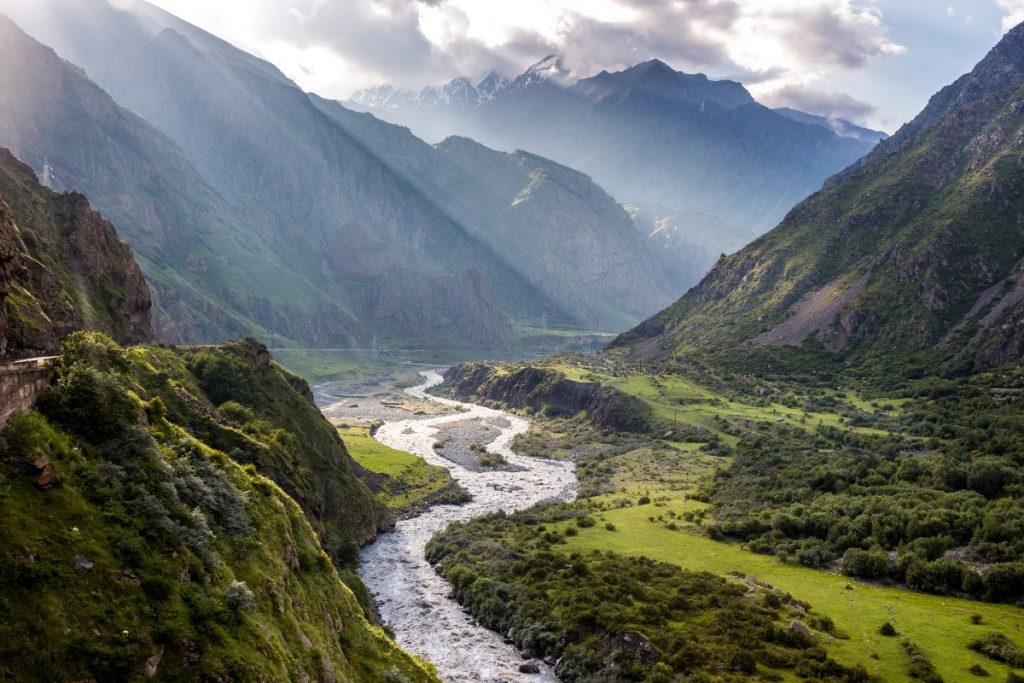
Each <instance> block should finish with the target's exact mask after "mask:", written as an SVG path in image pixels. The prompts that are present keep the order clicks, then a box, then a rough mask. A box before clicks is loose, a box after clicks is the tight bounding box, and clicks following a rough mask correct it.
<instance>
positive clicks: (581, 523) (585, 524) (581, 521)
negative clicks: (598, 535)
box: [576, 516, 597, 529]
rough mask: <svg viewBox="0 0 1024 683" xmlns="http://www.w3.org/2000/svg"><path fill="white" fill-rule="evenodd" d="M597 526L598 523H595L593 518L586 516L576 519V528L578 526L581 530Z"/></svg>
mask: <svg viewBox="0 0 1024 683" xmlns="http://www.w3.org/2000/svg"><path fill="white" fill-rule="evenodd" d="M595 524H597V522H595V521H594V518H593V517H586V516H584V517H577V518H576V526H578V527H579V528H581V529H588V528H590V527H592V526H594V525H595Z"/></svg>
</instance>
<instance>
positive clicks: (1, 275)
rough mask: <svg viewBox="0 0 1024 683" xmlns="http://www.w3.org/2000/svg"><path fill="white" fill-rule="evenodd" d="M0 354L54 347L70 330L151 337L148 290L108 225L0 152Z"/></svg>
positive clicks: (129, 338) (125, 338)
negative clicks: (46, 185) (48, 186)
mask: <svg viewBox="0 0 1024 683" xmlns="http://www.w3.org/2000/svg"><path fill="white" fill-rule="evenodd" d="M0 304H2V306H0V359H2V358H6V359H16V358H23V357H28V356H37V355H47V354H52V353H54V352H56V350H57V348H58V347H59V345H60V342H61V340H63V338H64V337H65V336H66V335H67V334H68V333H70V332H71V331H73V330H76V329H80V328H88V329H95V330H100V331H103V332H107V333H108V334H110V335H111V336H113V337H115V338H116V339H118V340H119V341H120V342H122V343H124V344H136V343H139V342H143V341H147V340H151V339H152V338H153V328H152V323H151V321H150V309H151V307H152V301H151V298H150V294H149V288H148V287H147V285H146V281H145V279H144V278H143V276H142V272H141V271H140V270H139V266H138V264H137V263H136V262H135V259H134V257H133V255H132V252H131V249H129V248H128V246H127V245H126V244H125V243H123V242H121V241H120V239H118V236H117V232H116V231H115V230H114V227H113V226H112V225H111V224H110V223H108V222H107V221H105V220H104V219H103V217H102V216H100V214H98V213H97V212H96V211H94V210H93V209H92V208H91V207H90V206H89V202H88V200H87V199H86V198H85V197H84V196H82V195H80V194H78V193H74V192H72V193H66V194H57V193H55V192H53V191H51V190H49V189H48V188H45V187H43V186H41V185H40V184H39V183H38V181H37V179H36V176H35V173H34V172H33V171H32V169H31V168H29V167H28V166H26V165H25V164H23V163H21V162H20V161H18V160H17V159H16V158H15V157H14V156H13V155H12V154H11V153H10V152H9V151H8V150H6V149H0Z"/></svg>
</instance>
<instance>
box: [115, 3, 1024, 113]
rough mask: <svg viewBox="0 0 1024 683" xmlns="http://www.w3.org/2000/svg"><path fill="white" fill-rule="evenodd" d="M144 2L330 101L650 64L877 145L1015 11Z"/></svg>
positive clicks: (1016, 17)
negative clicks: (390, 89)
mask: <svg viewBox="0 0 1024 683" xmlns="http://www.w3.org/2000/svg"><path fill="white" fill-rule="evenodd" d="M131 1H132V0H109V2H111V3H112V4H115V5H116V4H123V3H125V2H131ZM150 1H151V2H153V3H154V4H156V5H159V6H161V7H163V8H164V9H166V10H168V11H170V12H172V13H174V14H176V15H178V16H180V17H182V18H183V19H185V20H187V21H189V22H191V23H193V24H196V25H198V26H200V27H202V28H204V29H206V30H208V31H210V32H211V33H214V34H216V35H218V36H220V37H222V38H224V39H226V40H228V41H230V42H232V43H234V44H235V45H237V46H238V47H241V48H243V49H245V50H247V51H249V52H252V53H254V54H256V55H258V56H260V57H263V58H265V59H267V60H269V61H271V62H273V63H274V64H275V65H277V66H278V67H279V68H280V69H281V70H282V71H283V72H284V73H285V74H286V75H288V76H289V77H290V78H292V79H293V80H295V81H296V82H297V83H298V84H299V85H300V86H302V87H303V88H304V89H306V90H309V91H312V92H316V93H318V94H320V95H323V96H325V97H331V98H335V99H341V100H344V99H346V98H348V97H349V96H350V95H351V94H352V93H353V92H354V91H356V90H358V89H360V88H364V87H370V86H374V85H379V84H381V83H390V84H392V85H394V86H396V87H403V88H413V89H419V88H422V87H424V86H427V85H439V84H442V83H445V82H447V81H449V80H451V79H452V78H455V77H457V76H468V77H470V78H473V79H476V78H481V77H483V76H484V75H486V74H487V73H488V72H489V71H491V70H492V69H493V70H496V71H497V72H498V73H500V74H502V75H506V76H514V75H516V74H518V73H521V72H522V71H523V70H525V68H526V67H528V66H529V65H530V64H532V63H534V62H536V61H538V60H540V59H542V58H543V57H545V56H547V55H548V54H558V55H559V56H560V57H561V58H562V61H563V64H564V66H565V67H566V68H568V69H569V70H571V72H572V75H573V76H575V77H586V76H591V75H593V74H595V73H597V72H599V71H601V70H602V69H607V70H609V71H614V70H618V69H622V68H625V67H628V66H630V65H632V64H635V63H637V62H640V61H644V60H647V59H652V58H658V59H661V60H662V61H665V62H667V63H668V64H670V65H672V66H673V67H675V68H677V69H679V70H681V71H686V72H690V73H693V72H698V71H699V72H702V73H706V74H707V75H708V76H710V77H712V78H730V79H734V80H738V81H740V82H742V83H743V84H744V85H746V86H747V87H748V88H749V89H750V91H751V92H752V93H753V94H754V96H755V97H757V98H758V100H760V101H761V102H763V103H765V104H767V105H769V106H792V107H795V108H798V109H802V110H804V111H809V112H811V113H815V114H821V115H825V116H836V117H842V118H848V119H850V120H853V121H855V122H857V123H862V124H865V125H869V126H872V127H875V128H879V129H881V130H886V131H888V132H892V131H893V130H895V129H896V128H898V127H899V126H900V125H901V124H902V123H904V122H905V121H908V120H909V119H911V118H913V116H914V115H915V114H916V113H917V112H918V111H920V110H921V109H922V108H923V107H924V105H925V104H926V102H927V100H928V98H929V97H930V96H931V95H932V94H934V93H935V92H936V91H937V90H938V89H939V88H941V87H942V86H943V85H946V84H948V83H950V82H952V81H953V80H954V79H956V78H957V77H958V76H960V75H961V74H963V73H965V72H967V71H969V70H970V69H971V67H972V66H973V65H974V64H975V63H976V62H977V61H978V60H980V59H981V58H982V57H983V56H984V55H985V53H986V52H987V51H988V50H989V49H990V48H991V47H992V46H993V45H994V44H995V43H996V42H997V41H998V39H999V38H1000V36H1001V35H1002V34H1003V33H1004V32H1005V31H1006V30H1008V29H1009V28H1011V27H1012V26H1014V25H1015V24H1016V23H1018V22H1020V21H1024V0H514V1H509V0H216V1H211V0H150Z"/></svg>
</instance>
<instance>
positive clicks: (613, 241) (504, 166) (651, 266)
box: [310, 96, 749, 329]
mask: <svg viewBox="0 0 1024 683" xmlns="http://www.w3.org/2000/svg"><path fill="white" fill-rule="evenodd" d="M310 99H311V101H313V102H314V103H315V104H316V105H317V107H318V108H320V109H321V110H322V111H323V112H324V113H326V114H327V115H328V116H330V117H331V118H332V120H334V121H336V122H337V123H338V125H340V126H342V127H343V128H344V129H345V131H346V132H348V133H349V134H350V135H352V137H354V138H356V139H358V140H359V141H360V142H362V143H363V144H365V145H366V147H367V148H369V149H373V150H374V151H375V152H377V154H378V155H379V156H380V157H381V158H383V159H387V160H388V162H389V165H390V167H391V169H392V171H394V172H395V173H396V174H400V175H401V176H402V177H403V178H404V179H406V180H407V181H408V182H409V183H410V184H411V185H412V186H413V187H415V188H417V190H418V191H419V192H421V193H422V194H424V195H427V196H430V197H432V198H434V200H435V201H436V202H437V203H438V204H439V205H440V206H442V207H443V208H444V211H445V213H446V214H447V215H449V216H451V217H452V218H453V219H454V220H455V221H456V222H458V223H459V224H460V225H462V226H463V227H464V228H465V230H466V231H467V233H469V234H470V235H472V236H473V238H474V239H476V240H478V241H479V242H480V243H481V244H484V245H486V246H487V247H488V248H490V249H491V250H493V251H494V252H498V253H501V254H502V255H503V256H504V258H505V260H506V261H507V262H508V263H509V264H510V265H511V266H512V267H513V268H514V269H515V270H516V271H517V272H519V273H521V274H522V275H523V277H524V278H525V279H526V280H527V281H528V282H529V283H530V284H531V285H532V286H534V287H535V288H536V289H537V290H538V291H540V292H542V293H543V295H544V297H545V299H546V301H548V302H549V309H548V310H547V311H546V312H547V313H548V314H549V315H550V316H551V317H552V318H554V319H559V318H561V319H562V320H568V321H570V322H572V323H573V324H576V325H582V326H586V327H592V328H597V329H622V327H623V325H625V326H627V327H628V326H629V325H630V324H632V323H630V322H629V321H630V320H633V321H635V320H638V319H641V318H643V317H644V316H645V315H647V314H648V313H649V312H650V311H654V310H657V309H658V308H659V307H661V306H664V305H665V304H666V303H667V302H668V301H670V300H671V297H672V295H671V294H670V293H671V292H678V291H680V290H682V289H684V288H685V287H687V286H689V285H690V284H692V283H693V282H696V280H697V279H698V278H699V277H700V275H701V274H703V272H704V271H705V270H706V266H707V265H709V264H710V263H713V262H714V259H711V260H708V261H707V262H706V263H705V264H703V265H704V266H705V268H700V269H699V270H698V269H694V268H691V269H685V268H684V269H679V268H677V265H678V264H677V263H675V262H673V261H671V260H669V259H662V258H661V256H662V251H663V250H661V249H659V248H658V245H657V244H655V243H652V242H651V241H650V240H648V239H647V238H646V237H644V236H643V235H638V234H637V232H636V230H635V229H634V226H633V225H631V222H630V217H629V216H628V215H627V213H626V212H624V211H623V209H622V207H620V206H618V205H617V204H616V203H615V200H614V199H612V198H611V197H610V196H609V195H608V194H607V193H606V192H605V191H604V190H602V189H601V188H600V187H598V186H597V185H595V184H594V183H593V181H592V180H591V179H590V178H589V177H587V176H585V175H583V174H582V173H579V172H577V171H574V170H572V169H570V168H566V167H564V166H561V165H560V164H556V163H554V162H552V161H549V160H547V159H543V158H541V157H538V156H535V155H532V154H529V153H526V152H514V153H503V152H496V151H494V150H491V149H488V148H487V147H484V146H483V145H480V144H478V143H476V142H474V141H472V140H470V139H468V138H457V137H453V138H449V139H446V140H444V141H442V142H441V143H439V144H437V145H433V146H431V145H427V144H426V143H424V142H423V141H421V140H420V139H418V138H416V137H415V136H413V135H412V134H411V133H410V132H409V131H408V130H407V129H405V128H399V127H396V126H394V125H391V124H388V123H384V122H383V121H380V120H378V119H376V118H374V117H372V116H370V115H368V114H358V113H355V112H352V111H349V110H348V109H345V108H344V107H342V106H341V105H339V104H338V103H337V102H332V101H328V100H324V99H321V98H318V97H316V96H311V97H310ZM747 241H749V240H747ZM744 243H745V241H744ZM739 246H742V244H737V245H735V248H738V247H739ZM716 256H717V254H716ZM645 312H646V313H645Z"/></svg>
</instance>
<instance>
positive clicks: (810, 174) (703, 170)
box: [351, 56, 885, 243]
mask: <svg viewBox="0 0 1024 683" xmlns="http://www.w3.org/2000/svg"><path fill="white" fill-rule="evenodd" d="M351 104H352V105H353V106H358V107H361V108H364V109H366V110H367V111H371V112H373V113H375V114H377V115H379V116H381V117H382V118H385V119H387V120H389V121H392V122H395V123H400V124H402V125H407V126H409V127H410V128H412V130H413V132H415V133H417V134H418V135H420V136H422V137H424V138H425V139H427V140H431V141H433V140H440V139H442V138H444V137H446V136H448V135H453V134H459V135H466V136H469V137H472V138H474V139H476V140H479V141H480V142H481V143H483V144H485V145H489V146H491V147H496V148H498V149H506V150H512V149H527V150H530V151H532V152H535V153H538V154H543V155H545V156H547V157H550V158H552V159H554V160H556V161H559V162H561V163H563V164H567V165H569V166H572V167H573V168H578V169H580V170H581V171H583V172H585V173H588V174H590V175H591V176H592V177H593V178H594V180H595V181H596V182H597V183H599V184H600V185H601V186H603V187H605V188H606V189H607V190H608V191H609V192H611V193H612V194H613V195H614V196H615V197H616V199H618V200H619V201H621V202H631V203H637V204H654V205H662V206H665V207H668V208H669V209H670V210H671V211H674V212H676V213H687V212H694V211H695V212H699V213H705V214H711V215H714V216H716V217H718V218H719V219H721V220H723V221H724V222H726V223H728V224H731V225H733V226H736V227H738V228H742V229H746V230H751V231H754V232H757V233H760V232H763V231H764V230H767V229H768V228H771V227H773V226H774V225H775V224H776V223H778V221H779V220H781V218H782V217H783V216H784V215H785V213H786V212H787V211H788V210H789V208H791V207H792V206H793V205H794V204H796V203H797V202H798V201H799V200H801V199H803V198H804V197H806V196H807V195H808V194H810V193H811V192H814V191H815V190H817V189H818V188H819V187H820V186H821V182H822V181H823V180H824V179H825V178H827V177H828V176H830V175H832V174H833V173H835V172H837V171H839V170H841V169H843V168H844V167H846V166H847V165H848V164H850V163H851V162H853V161H855V160H856V159H858V158H860V157H861V156H863V155H864V154H865V153H867V152H868V151H869V150H870V149H871V148H872V146H874V144H875V143H877V142H878V140H880V139H882V138H884V137H885V136H884V134H882V133H879V132H877V131H870V130H867V129H863V128H860V127H857V126H855V125H853V124H851V123H849V122H847V121H829V120H827V119H825V118H823V117H817V116H812V115H808V114H803V113H802V112H794V111H792V110H782V111H778V112H776V111H772V110H770V109H768V108H767V107H764V106H762V105H760V104H758V103H757V102H756V101H755V100H754V98H753V97H752V96H751V95H750V93H749V92H747V90H746V89H745V88H744V87H743V86H742V85H741V84H739V83H736V82H734V81H713V80H710V79H708V78H707V77H706V76H704V75H703V74H696V75H691V74H685V73H680V72H678V71H675V70H673V69H672V68H671V67H669V66H668V65H667V64H665V63H664V62H661V61H659V60H652V61H648V62H644V63H641V64H637V65H636V66H633V67H631V68H629V69H626V70H624V71H620V72H616V73H609V72H607V71H602V72H601V73H599V74H597V75H596V76H593V77H591V78H584V79H580V80H577V81H575V82H573V81H572V80H571V79H570V77H569V74H568V73H567V72H566V70H565V69H564V68H563V67H562V65H561V62H560V61H559V60H558V58H557V57H556V56H551V57H548V58H546V59H544V60H542V61H541V62H538V63H537V64H535V65H534V66H532V67H530V68H529V69H528V70H527V71H525V72H524V73H523V74H521V75H519V76H517V77H515V78H513V79H505V78H502V77H500V76H498V75H497V74H493V73H492V74H491V75H489V76H488V77H487V78H485V79H483V80H482V81H481V82H480V83H479V84H477V85H476V86H474V85H473V84H472V83H470V82H469V81H468V80H467V79H465V78H458V79H455V80H454V81H452V82H450V83H449V84H447V85H445V86H443V87H441V88H427V89H425V90H423V91H421V92H418V93H416V92H411V91H404V90H396V89H394V88H392V87H390V86H380V87H377V88H372V89H368V90H363V91H360V92H358V93H356V94H355V95H354V96H353V97H352V100H351ZM723 242H724V243H727V242H728V238H727V239H725V240H723Z"/></svg>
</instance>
